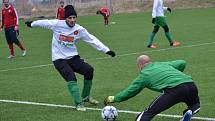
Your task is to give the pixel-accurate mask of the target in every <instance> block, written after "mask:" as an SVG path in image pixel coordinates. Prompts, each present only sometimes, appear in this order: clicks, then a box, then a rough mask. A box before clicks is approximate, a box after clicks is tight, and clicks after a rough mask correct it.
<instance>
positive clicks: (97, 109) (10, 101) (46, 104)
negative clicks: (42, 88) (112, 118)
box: [0, 100, 215, 121]
mask: <svg viewBox="0 0 215 121" xmlns="http://www.w3.org/2000/svg"><path fill="white" fill-rule="evenodd" d="M0 102H4V103H16V104H27V105H37V106H48V107H60V108H73V109H74V108H75V106H69V105H58V104H49V103H37V102H29V101H14V100H0ZM87 109H88V110H94V111H101V110H102V109H100V108H89V107H87ZM118 112H120V113H130V114H139V113H141V112H137V111H128V110H118ZM158 116H160V117H170V118H181V117H182V116H180V115H169V114H158ZM192 119H196V120H205V121H215V118H207V117H192Z"/></svg>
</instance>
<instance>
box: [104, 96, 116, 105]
mask: <svg viewBox="0 0 215 121" xmlns="http://www.w3.org/2000/svg"><path fill="white" fill-rule="evenodd" d="M109 103H114V96H108V97H106V98H105V100H104V105H108V104H109Z"/></svg>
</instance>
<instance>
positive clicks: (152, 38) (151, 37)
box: [147, 32, 156, 46]
mask: <svg viewBox="0 0 215 121" xmlns="http://www.w3.org/2000/svg"><path fill="white" fill-rule="evenodd" d="M155 35H156V33H154V32H152V33H151V35H150V36H149V39H148V44H147V46H149V45H152V42H153V40H154V37H155Z"/></svg>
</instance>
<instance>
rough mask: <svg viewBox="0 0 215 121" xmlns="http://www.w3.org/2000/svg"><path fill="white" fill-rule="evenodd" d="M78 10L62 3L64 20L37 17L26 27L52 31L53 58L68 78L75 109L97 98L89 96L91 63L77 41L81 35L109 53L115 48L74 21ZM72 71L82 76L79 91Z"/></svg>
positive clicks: (91, 76)
mask: <svg viewBox="0 0 215 121" xmlns="http://www.w3.org/2000/svg"><path fill="white" fill-rule="evenodd" d="M76 19H77V13H76V11H75V9H74V7H73V6H72V5H67V6H66V7H65V20H57V19H54V20H37V21H27V22H25V24H26V25H27V26H28V27H44V28H47V29H50V30H52V31H53V37H52V61H53V63H54V66H55V68H56V69H57V70H58V72H59V73H60V74H61V76H62V77H63V78H64V79H65V80H66V81H67V85H68V89H69V92H70V94H71V96H72V97H73V98H74V102H75V105H76V109H77V110H79V111H85V110H86V108H85V107H84V105H83V103H84V102H89V103H91V104H98V103H99V102H98V101H97V100H95V99H93V98H92V97H91V96H90V90H91V86H92V79H93V71H94V69H93V67H92V66H91V65H89V64H88V63H86V62H85V61H84V60H83V59H81V58H80V56H79V55H78V52H77V48H76V43H77V42H78V41H79V40H80V39H81V40H83V41H84V42H86V43H88V44H90V45H91V46H92V47H94V48H96V49H97V50H99V51H102V52H104V53H106V54H108V55H110V56H111V57H114V56H115V52H114V51H112V50H110V49H109V48H108V47H107V46H105V45H104V44H103V43H102V42H101V41H99V40H98V39H97V38H96V37H95V36H93V35H92V34H90V33H88V31H87V30H86V29H85V28H84V27H82V26H80V25H78V24H76ZM75 72H76V73H79V74H81V75H83V76H84V87H83V90H82V94H80V92H79V87H78V85H77V79H76V76H75Z"/></svg>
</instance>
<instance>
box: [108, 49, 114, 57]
mask: <svg viewBox="0 0 215 121" xmlns="http://www.w3.org/2000/svg"><path fill="white" fill-rule="evenodd" d="M106 54H108V55H110V56H111V57H115V56H116V54H115V52H114V51H112V50H110V51H108V52H106Z"/></svg>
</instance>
